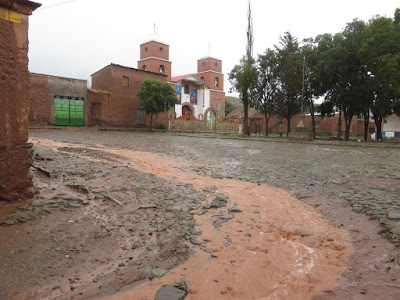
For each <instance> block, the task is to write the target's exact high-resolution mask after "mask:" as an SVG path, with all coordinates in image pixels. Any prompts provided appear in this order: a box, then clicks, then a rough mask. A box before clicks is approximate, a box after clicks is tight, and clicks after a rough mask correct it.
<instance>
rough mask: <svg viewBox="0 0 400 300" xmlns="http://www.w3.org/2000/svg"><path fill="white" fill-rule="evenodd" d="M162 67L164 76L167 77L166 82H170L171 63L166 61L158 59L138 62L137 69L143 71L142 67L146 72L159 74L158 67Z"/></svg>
mask: <svg viewBox="0 0 400 300" xmlns="http://www.w3.org/2000/svg"><path fill="white" fill-rule="evenodd" d="M161 65H162V66H164V74H165V75H167V81H168V82H169V81H171V72H172V70H171V68H172V67H171V63H170V62H167V61H162V60H158V59H154V58H151V59H147V60H143V61H139V62H138V69H139V70H143V66H146V68H147V71H150V72H154V73H160V66H161Z"/></svg>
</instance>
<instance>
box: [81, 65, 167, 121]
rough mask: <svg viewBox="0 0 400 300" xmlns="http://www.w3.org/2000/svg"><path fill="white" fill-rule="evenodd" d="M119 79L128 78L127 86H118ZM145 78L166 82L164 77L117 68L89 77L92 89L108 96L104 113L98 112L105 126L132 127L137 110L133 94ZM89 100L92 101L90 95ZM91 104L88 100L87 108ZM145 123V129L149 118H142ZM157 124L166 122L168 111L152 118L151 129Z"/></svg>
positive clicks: (103, 70)
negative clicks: (102, 115)
mask: <svg viewBox="0 0 400 300" xmlns="http://www.w3.org/2000/svg"><path fill="white" fill-rule="evenodd" d="M122 76H126V77H128V78H129V86H123V85H122ZM145 78H151V79H154V80H158V81H161V82H166V81H167V76H165V75H161V74H155V73H152V72H146V71H142V70H137V69H133V68H128V67H123V66H117V65H109V66H107V67H105V68H103V69H102V70H100V71H98V72H96V73H95V74H93V75H92V86H93V89H96V90H104V91H108V92H110V93H111V96H110V98H109V99H110V100H107V101H109V102H110V105H106V106H105V108H104V110H103V109H102V113H104V116H105V117H104V119H103V120H104V121H105V123H106V124H108V125H111V126H121V127H136V125H137V124H136V116H137V109H138V108H139V107H140V106H139V98H137V97H136V93H137V92H138V90H139V88H140V86H141V84H142V83H143V81H144V79H145ZM91 94H93V93H91ZM89 97H90V98H91V99H93V96H89ZM102 101H106V100H102ZM91 102H92V100H90V101H89V105H91V104H90V103H91ZM102 103H103V102H102ZM105 103H107V102H105ZM89 119H90V117H89ZM145 120H146V125H147V126H149V124H150V116H149V115H146V116H145ZM161 123H165V124H167V123H168V112H164V113H162V114H160V115H159V116H158V117H155V118H153V126H159V125H160V124H161Z"/></svg>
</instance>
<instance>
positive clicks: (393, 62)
mask: <svg viewBox="0 0 400 300" xmlns="http://www.w3.org/2000/svg"><path fill="white" fill-rule="evenodd" d="M399 22H400V10H399V9H396V12H395V18H394V19H390V18H386V17H376V18H374V19H372V20H370V23H369V26H368V30H367V38H366V41H365V42H364V44H363V47H362V48H361V50H360V56H361V59H362V62H363V63H364V65H365V66H366V69H367V73H368V79H369V82H368V87H369V88H370V89H371V88H372V90H373V91H372V99H371V104H370V109H371V111H372V114H373V118H374V121H375V125H376V128H377V138H378V139H379V140H381V139H382V121H383V120H384V119H385V118H386V117H387V116H389V115H391V114H392V113H393V112H396V111H397V107H398V106H400V24H399Z"/></svg>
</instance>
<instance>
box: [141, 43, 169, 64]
mask: <svg viewBox="0 0 400 300" xmlns="http://www.w3.org/2000/svg"><path fill="white" fill-rule="evenodd" d="M145 48H147V51H146V50H145ZM160 48H162V49H163V50H162V52H161V51H160ZM147 57H158V58H162V59H165V60H169V46H168V45H165V44H161V43H158V42H155V41H151V42H148V43H146V44H142V45H140V59H143V58H147Z"/></svg>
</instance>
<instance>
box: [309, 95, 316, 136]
mask: <svg viewBox="0 0 400 300" xmlns="http://www.w3.org/2000/svg"><path fill="white" fill-rule="evenodd" d="M308 106H309V108H310V114H311V123H312V132H313V136H314V139H315V136H316V132H315V116H314V102H313V101H310V102H309V105H308Z"/></svg>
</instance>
